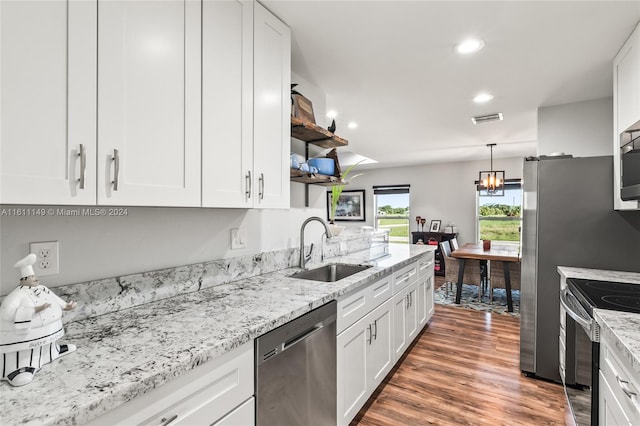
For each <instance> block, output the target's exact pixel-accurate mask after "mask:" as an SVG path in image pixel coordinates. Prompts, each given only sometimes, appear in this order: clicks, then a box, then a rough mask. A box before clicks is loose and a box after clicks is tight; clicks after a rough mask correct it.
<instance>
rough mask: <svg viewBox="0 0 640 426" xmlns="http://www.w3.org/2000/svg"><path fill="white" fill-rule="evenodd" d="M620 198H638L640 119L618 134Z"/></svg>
mask: <svg viewBox="0 0 640 426" xmlns="http://www.w3.org/2000/svg"><path fill="white" fill-rule="evenodd" d="M620 198H622V199H623V200H627V201H628V200H640V121H638V122H637V123H635V124H633V125H632V126H631V127H629V128H628V129H627V130H625V131H624V132H622V133H621V134H620Z"/></svg>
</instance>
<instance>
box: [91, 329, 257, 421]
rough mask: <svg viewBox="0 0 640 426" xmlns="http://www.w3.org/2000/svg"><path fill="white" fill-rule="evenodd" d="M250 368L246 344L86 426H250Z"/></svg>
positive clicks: (249, 349) (250, 350) (250, 345)
mask: <svg viewBox="0 0 640 426" xmlns="http://www.w3.org/2000/svg"><path fill="white" fill-rule="evenodd" d="M253 363H254V349H253V341H250V342H247V343H245V344H244V345H243V346H241V347H239V348H236V349H234V350H232V351H231V352H228V353H226V354H225V355H223V356H222V357H220V358H219V359H216V360H214V361H211V362H209V363H206V364H204V365H201V366H199V367H196V368H195V369H193V370H192V371H190V372H188V373H186V374H184V375H182V376H180V377H178V378H177V379H175V380H173V381H171V382H169V383H167V384H164V385H162V386H160V387H158V388H156V389H154V390H152V391H150V392H147V393H145V394H144V395H142V396H140V397H138V398H136V399H134V400H132V401H129V402H127V403H126V404H124V405H121V406H120V407H118V408H115V409H114V410H111V411H109V412H108V413H106V414H104V415H103V416H101V417H98V418H97V419H95V420H93V421H92V422H91V423H89V425H160V424H169V422H170V424H171V425H172V426H173V425H180V424H182V425H196V424H197V425H200V424H216V425H218V424H219V425H239V424H242V425H245V424H247V425H250V424H254V423H255V419H254V412H255V410H254V409H253V407H254V400H253V393H254V373H253V372H254V368H253ZM216 422H218V423H216Z"/></svg>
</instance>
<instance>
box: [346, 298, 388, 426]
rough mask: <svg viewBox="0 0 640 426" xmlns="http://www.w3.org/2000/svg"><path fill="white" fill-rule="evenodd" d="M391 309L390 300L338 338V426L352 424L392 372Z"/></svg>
mask: <svg viewBox="0 0 640 426" xmlns="http://www.w3.org/2000/svg"><path fill="white" fill-rule="evenodd" d="M391 311H392V305H391V300H387V301H386V302H384V303H383V304H381V305H380V306H378V307H377V308H376V309H374V310H373V311H372V312H370V313H369V314H367V315H366V316H365V317H363V318H361V319H360V320H359V321H358V322H356V323H355V324H353V325H352V326H351V327H349V328H348V329H346V330H345V331H343V332H342V333H340V334H339V335H338V337H337V351H338V353H337V374H338V377H337V379H338V380H337V384H338V389H337V409H338V424H339V425H343V424H349V422H350V421H351V420H352V419H353V417H354V416H355V415H356V414H357V413H358V411H359V410H360V408H362V406H363V405H364V403H365V402H367V399H368V398H369V395H371V393H372V392H373V391H374V390H375V389H376V387H377V386H378V385H379V384H380V382H382V379H384V377H385V376H386V375H387V373H389V371H391V367H392V366H393V357H392V350H391V335H392V326H391V324H392V318H391Z"/></svg>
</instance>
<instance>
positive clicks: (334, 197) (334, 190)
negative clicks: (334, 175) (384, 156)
mask: <svg viewBox="0 0 640 426" xmlns="http://www.w3.org/2000/svg"><path fill="white" fill-rule="evenodd" d="M361 162H362V161H358V162H357V163H355V164H352V165H350V166H349V167H348V168H347V170H345V171H344V173H342V174H341V175H340V180H341V181H346V179H347V177H349V174H350V173H351V171H352V170H353V168H354V167H355V166H357V165H358V164H360V163H361ZM361 174H362V173H360V174H357V175H354V176H352V177H351V180H353V179H355V178H357V177H358V176H360V175H361ZM345 186H347V185H346V184H344V183H343V184H341V185H335V186H332V187H331V210H330V212H329V213H330V214H329V227H330V229H331V232H332V233H333V235H338V234H340V233H341V232H342V230H343V229H344V226H338V225H336V224H335V219H336V210H337V209H338V201H340V194H342V191H344V188H345Z"/></svg>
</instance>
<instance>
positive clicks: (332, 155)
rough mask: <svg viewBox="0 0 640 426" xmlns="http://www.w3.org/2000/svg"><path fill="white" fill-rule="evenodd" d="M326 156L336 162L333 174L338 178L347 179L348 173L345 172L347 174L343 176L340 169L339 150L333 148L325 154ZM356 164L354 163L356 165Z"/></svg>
mask: <svg viewBox="0 0 640 426" xmlns="http://www.w3.org/2000/svg"><path fill="white" fill-rule="evenodd" d="M325 157H327V158H331V159H333V162H334V163H335V165H334V170H333V175H334V176H335V177H337V178H343V179H346V178H347V176H346V174H345V176H342V170H341V169H340V161H338V150H337V149H335V148H333V149H332V150H331V151H329V152H328V153H327V155H325ZM356 164H359V163H356ZM356 164H354V166H355V165H356ZM350 171H351V170H349V172H350Z"/></svg>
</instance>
